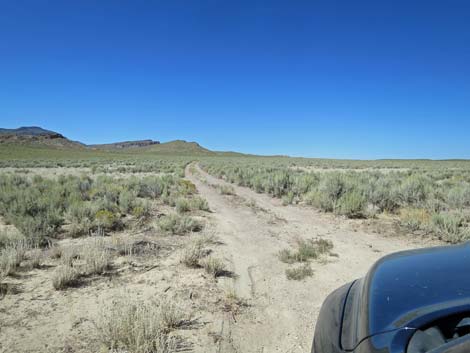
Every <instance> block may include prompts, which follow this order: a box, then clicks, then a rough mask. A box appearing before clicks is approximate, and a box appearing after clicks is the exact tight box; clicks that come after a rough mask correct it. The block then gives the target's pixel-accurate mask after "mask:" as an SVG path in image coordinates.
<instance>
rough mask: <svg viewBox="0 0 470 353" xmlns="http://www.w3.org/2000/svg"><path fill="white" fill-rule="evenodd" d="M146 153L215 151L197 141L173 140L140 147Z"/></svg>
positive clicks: (196, 153)
mask: <svg viewBox="0 0 470 353" xmlns="http://www.w3.org/2000/svg"><path fill="white" fill-rule="evenodd" d="M142 151H145V152H146V153H149V152H152V153H158V154H181V155H213V154H215V152H213V151H211V150H208V149H207V148H204V147H202V146H201V145H199V144H198V143H197V142H188V141H184V140H175V141H170V142H165V143H161V144H157V145H153V146H150V147H146V148H142Z"/></svg>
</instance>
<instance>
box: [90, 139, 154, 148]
mask: <svg viewBox="0 0 470 353" xmlns="http://www.w3.org/2000/svg"><path fill="white" fill-rule="evenodd" d="M159 144H160V141H154V140H135V141H122V142H113V143H102V144H95V145H88V147H91V148H104V149H121V148H138V147H147V146H152V145H159Z"/></svg>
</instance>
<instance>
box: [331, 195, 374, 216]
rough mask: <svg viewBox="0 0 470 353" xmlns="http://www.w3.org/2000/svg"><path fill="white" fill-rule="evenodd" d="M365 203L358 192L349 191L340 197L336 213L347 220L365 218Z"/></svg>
mask: <svg viewBox="0 0 470 353" xmlns="http://www.w3.org/2000/svg"><path fill="white" fill-rule="evenodd" d="M366 206H367V201H366V199H365V197H364V196H363V195H362V194H361V193H360V192H358V191H356V190H354V191H350V192H347V193H345V194H344V195H343V196H341V198H340V200H339V203H338V208H337V210H336V212H337V213H338V214H341V215H343V216H346V217H348V218H362V217H364V216H365V211H366Z"/></svg>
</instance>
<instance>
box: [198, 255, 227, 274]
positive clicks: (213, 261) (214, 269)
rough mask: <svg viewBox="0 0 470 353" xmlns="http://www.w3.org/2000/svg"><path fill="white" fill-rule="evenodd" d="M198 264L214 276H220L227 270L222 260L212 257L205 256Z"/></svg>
mask: <svg viewBox="0 0 470 353" xmlns="http://www.w3.org/2000/svg"><path fill="white" fill-rule="evenodd" d="M200 265H201V266H202V267H203V268H204V270H205V271H206V272H207V273H208V274H209V275H211V276H213V277H214V278H215V277H219V276H222V275H223V274H224V273H225V272H227V267H226V266H225V264H224V262H223V261H222V260H220V259H217V258H214V257H207V258H205V259H203V260H201V261H200Z"/></svg>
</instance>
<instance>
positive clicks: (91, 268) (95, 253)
mask: <svg viewBox="0 0 470 353" xmlns="http://www.w3.org/2000/svg"><path fill="white" fill-rule="evenodd" d="M53 249H57V250H55V253H56V254H57V256H58V257H59V259H60V265H59V266H58V267H57V269H56V271H55V273H54V276H53V278H52V284H53V286H54V288H55V289H65V288H67V287H70V286H74V285H76V284H77V283H78V280H79V278H80V277H82V276H90V275H101V274H104V273H105V272H106V271H107V270H108V269H109V268H110V266H111V254H110V251H109V250H108V249H107V247H106V243H105V242H104V240H103V239H101V238H98V239H93V238H91V239H87V240H86V242H85V243H84V244H80V245H69V246H64V247H56V248H53Z"/></svg>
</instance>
